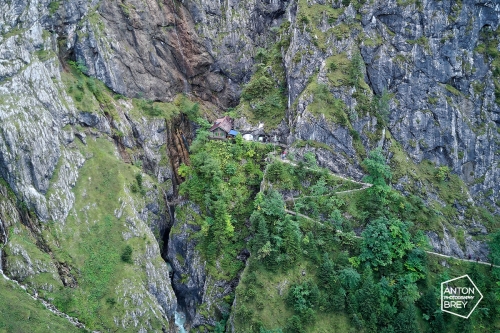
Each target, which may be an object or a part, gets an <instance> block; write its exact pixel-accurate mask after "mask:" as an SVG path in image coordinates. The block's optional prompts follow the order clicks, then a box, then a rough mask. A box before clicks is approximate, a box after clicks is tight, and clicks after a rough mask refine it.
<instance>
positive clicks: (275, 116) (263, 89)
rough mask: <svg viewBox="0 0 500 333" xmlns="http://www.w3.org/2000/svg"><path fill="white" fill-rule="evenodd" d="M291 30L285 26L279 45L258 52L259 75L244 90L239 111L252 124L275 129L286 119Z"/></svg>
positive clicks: (279, 33)
mask: <svg viewBox="0 0 500 333" xmlns="http://www.w3.org/2000/svg"><path fill="white" fill-rule="evenodd" d="M289 29H290V24H289V23H288V22H287V23H284V24H283V25H282V26H281V28H280V29H279V31H278V32H277V35H276V36H277V42H276V43H275V44H274V45H273V46H272V47H271V48H270V49H267V50H266V49H262V48H260V49H258V50H257V53H256V55H255V59H256V61H257V64H256V70H255V73H254V74H253V76H252V78H251V79H250V82H248V84H246V85H245V86H244V87H243V91H242V94H241V103H240V105H239V106H238V108H237V110H236V112H237V113H240V114H242V115H244V116H246V117H247V118H248V120H249V121H250V122H251V123H254V124H256V123H258V122H263V123H264V124H265V126H266V128H275V127H276V126H278V124H279V123H280V122H281V121H282V120H283V119H284V117H285V110H286V108H287V94H286V89H287V88H286V78H285V68H284V67H283V59H282V48H288V45H289V43H290V35H289Z"/></svg>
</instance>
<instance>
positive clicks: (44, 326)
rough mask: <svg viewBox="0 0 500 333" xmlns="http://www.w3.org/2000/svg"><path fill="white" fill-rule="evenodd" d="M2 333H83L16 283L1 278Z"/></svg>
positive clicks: (0, 324)
mask: <svg viewBox="0 0 500 333" xmlns="http://www.w3.org/2000/svg"><path fill="white" fill-rule="evenodd" d="M0 295H2V296H1V298H2V300H1V301H0V318H1V319H0V333H22V332H33V333H45V332H68V333H70V332H83V331H84V330H81V329H78V328H76V327H74V326H73V325H72V324H70V323H69V322H68V321H67V320H66V319H63V318H60V317H58V316H56V315H54V314H53V313H52V312H50V311H49V310H47V309H46V308H45V307H44V306H43V305H42V304H41V303H40V302H38V301H35V300H33V299H32V298H31V297H30V296H29V295H28V294H26V292H25V291H24V290H22V289H21V288H20V287H18V286H17V285H15V284H14V283H12V282H10V281H7V280H4V279H3V278H0Z"/></svg>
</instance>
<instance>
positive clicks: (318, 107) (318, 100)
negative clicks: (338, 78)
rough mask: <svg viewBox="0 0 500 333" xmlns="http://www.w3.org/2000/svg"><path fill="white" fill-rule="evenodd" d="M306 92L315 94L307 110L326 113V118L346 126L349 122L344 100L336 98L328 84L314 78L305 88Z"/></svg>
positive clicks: (316, 114) (319, 113) (320, 113)
mask: <svg viewBox="0 0 500 333" xmlns="http://www.w3.org/2000/svg"><path fill="white" fill-rule="evenodd" d="M304 94H312V95H313V101H312V103H310V104H309V105H308V106H307V110H308V111H310V112H311V113H312V114H313V115H315V116H321V115H325V117H326V119H328V120H330V121H333V122H335V123H337V124H341V125H344V126H346V125H347V124H348V123H349V117H348V116H347V107H346V105H345V103H344V101H342V100H341V99H338V98H335V96H333V94H332V93H331V92H330V90H329V89H328V86H327V85H325V84H320V83H318V82H317V80H313V81H312V82H311V83H310V84H309V85H308V86H307V88H306V89H305V91H304Z"/></svg>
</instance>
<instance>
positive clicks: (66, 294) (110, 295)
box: [45, 138, 162, 330]
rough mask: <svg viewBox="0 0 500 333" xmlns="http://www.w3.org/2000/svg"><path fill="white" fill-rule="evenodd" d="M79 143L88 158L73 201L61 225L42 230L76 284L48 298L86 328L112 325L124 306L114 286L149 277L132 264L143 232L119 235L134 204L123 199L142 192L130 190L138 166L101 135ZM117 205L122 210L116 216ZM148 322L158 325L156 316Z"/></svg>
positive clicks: (141, 282) (142, 242) (143, 281)
mask: <svg viewBox="0 0 500 333" xmlns="http://www.w3.org/2000/svg"><path fill="white" fill-rule="evenodd" d="M79 147H80V149H81V151H82V154H83V155H84V156H87V157H88V159H87V161H86V162H85V164H84V166H83V167H82V168H81V169H80V177H79V178H78V180H77V183H76V185H75V187H74V189H73V191H74V193H75V205H74V207H73V209H72V210H71V212H70V214H69V216H68V218H67V220H66V222H65V226H64V228H59V226H58V223H59V222H56V223H50V224H48V225H47V229H46V232H45V237H46V242H47V244H48V245H49V246H50V248H51V249H52V252H53V254H54V257H55V259H56V260H58V261H60V262H64V263H66V264H67V265H68V266H69V267H78V269H72V270H71V274H72V275H73V276H75V278H76V280H77V283H78V287H76V288H69V287H64V288H63V287H61V288H60V289H59V290H55V291H54V294H53V295H52V297H53V298H54V299H53V302H54V304H55V305H56V306H57V307H58V308H59V309H61V311H64V312H66V313H68V314H69V315H71V316H75V317H78V318H79V319H80V320H81V321H83V322H84V323H85V324H86V325H87V327H89V328H90V329H99V330H111V329H113V328H114V327H115V323H114V321H113V318H114V317H116V316H122V315H124V313H125V311H126V309H125V307H124V303H123V302H118V301H117V299H118V297H119V296H120V294H121V293H120V291H119V290H118V289H117V287H118V286H119V285H120V284H121V283H122V282H123V281H124V280H125V279H127V280H128V281H129V282H128V283H129V284H132V285H134V284H137V286H140V285H145V284H146V282H147V278H146V276H145V272H144V271H143V270H138V269H137V267H136V266H134V265H131V264H132V263H133V262H134V254H135V252H136V251H137V252H139V253H140V252H144V251H145V246H147V244H146V242H145V239H146V235H144V237H143V235H141V237H132V238H130V239H128V240H127V241H126V240H124V236H123V232H124V231H126V230H127V228H128V227H127V226H126V221H125V220H126V218H127V216H133V215H134V213H133V211H132V209H134V208H133V207H131V206H130V203H128V204H126V205H123V206H122V203H123V201H124V200H138V201H137V202H140V196H141V193H132V191H129V190H128V189H129V188H130V186H131V184H134V183H137V174H138V172H139V171H140V170H138V169H137V167H135V166H132V165H129V164H126V163H124V162H121V161H120V160H119V159H118V158H117V157H116V148H115V146H114V144H113V143H112V142H111V141H109V140H107V139H105V138H97V139H94V138H88V139H87V145H86V146H83V145H82V144H79ZM141 186H142V184H141ZM120 209H121V210H123V213H122V214H120V215H121V217H120V218H118V217H116V216H115V215H116V212H117V211H119V210H120ZM146 302H149V300H148V301H146ZM150 323H151V324H152V325H154V326H155V327H157V328H159V329H160V328H161V326H162V322H161V320H160V319H157V318H155V317H152V318H150Z"/></svg>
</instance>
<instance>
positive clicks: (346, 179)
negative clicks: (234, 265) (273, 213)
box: [260, 156, 500, 268]
mask: <svg viewBox="0 0 500 333" xmlns="http://www.w3.org/2000/svg"><path fill="white" fill-rule="evenodd" d="M274 160H275V161H279V162H281V163H288V164H291V165H293V166H295V167H297V166H298V165H297V164H296V163H294V162H292V161H290V160H286V159H284V160H283V159H281V160H280V159H278V158H276V157H275V156H274ZM270 162H271V161H268V164H267V165H266V168H265V169H264V174H263V176H262V182H261V184H260V192H262V191H263V190H264V189H265V187H264V185H265V183H266V174H267V170H268V167H269V165H270ZM304 168H306V169H308V170H312V171H317V170H316V169H313V168H310V167H304ZM328 172H329V173H330V174H331V175H333V176H335V177H337V178H340V179H343V180H345V181H349V182H353V183H356V184H359V185H361V186H362V187H361V188H358V189H353V190H347V191H339V192H333V193H328V194H322V195H316V196H315V195H310V196H304V197H299V198H294V197H292V198H288V199H286V200H285V201H292V200H297V199H302V198H312V197H320V196H327V195H333V194H346V193H353V192H357V191H362V190H366V189H367V188H370V187H372V186H373V184H369V183H364V182H359V181H356V180H353V179H349V178H347V177H344V176H341V175H339V174H336V173H334V172H331V171H328ZM285 212H286V213H287V214H291V215H294V216H299V217H302V218H305V219H307V220H310V221H313V222H315V223H317V224H319V225H321V226H324V223H322V222H320V221H318V220H316V219H313V218H311V217H309V216H307V215H304V214H301V213H297V212H294V211H291V210H289V209H285ZM354 237H355V238H359V239H363V237H361V236H357V235H355V236H354ZM424 252H425V253H428V254H430V255H435V256H439V257H443V258H449V259H455V260H459V261H462V262H471V263H476V264H481V265H487V266H491V267H497V268H500V266H499V265H493V264H492V263H489V262H485V261H480V260H473V259H462V258H458V257H453V256H449V255H446V254H442V253H438V252H433V251H425V250H424Z"/></svg>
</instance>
